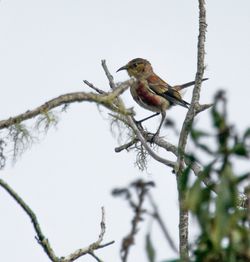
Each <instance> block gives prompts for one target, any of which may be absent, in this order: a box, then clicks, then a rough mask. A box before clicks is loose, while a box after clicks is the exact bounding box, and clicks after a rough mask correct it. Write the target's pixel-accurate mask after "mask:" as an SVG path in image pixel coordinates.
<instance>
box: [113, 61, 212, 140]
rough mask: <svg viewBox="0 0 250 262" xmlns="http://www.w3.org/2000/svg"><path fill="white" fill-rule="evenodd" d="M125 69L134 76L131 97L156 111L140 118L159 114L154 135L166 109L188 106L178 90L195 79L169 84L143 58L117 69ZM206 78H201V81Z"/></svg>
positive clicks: (164, 115)
mask: <svg viewBox="0 0 250 262" xmlns="http://www.w3.org/2000/svg"><path fill="white" fill-rule="evenodd" d="M121 70H126V71H127V72H128V74H129V76H131V77H134V78H135V79H136V82H135V83H134V84H133V85H132V86H131V87H130V92H131V95H132V97H133V99H134V100H135V101H136V102H137V103H138V104H139V105H140V106H142V107H143V108H146V109H148V110H150V111H153V112H156V114H154V115H152V116H149V117H147V118H145V119H142V120H141V121H139V122H142V121H145V120H147V119H149V118H151V117H154V116H156V115H158V114H161V116H162V118H161V122H160V125H159V127H158V129H157V131H156V133H155V135H154V136H157V135H159V132H160V129H161V126H162V124H163V122H164V119H165V117H166V110H167V109H168V108H169V107H171V106H174V105H180V106H183V107H186V108H188V107H189V105H190V104H189V103H188V102H186V101H185V100H183V99H182V97H181V93H180V91H181V90H182V89H184V88H186V87H189V86H192V85H194V84H195V81H192V82H188V83H186V84H183V85H177V86H170V85H169V84H167V83H166V82H165V81H163V80H162V79H161V78H160V77H159V76H158V75H156V74H155V73H154V71H153V68H152V66H151V64H150V62H149V61H147V60H146V59H143V58H135V59H133V60H131V61H130V62H128V63H127V64H126V65H125V66H122V67H121V68H119V69H118V70H117V72H118V71H121ZM207 79H208V78H204V79H202V81H205V80H207Z"/></svg>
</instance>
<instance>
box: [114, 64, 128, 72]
mask: <svg viewBox="0 0 250 262" xmlns="http://www.w3.org/2000/svg"><path fill="white" fill-rule="evenodd" d="M127 69H128V66H127V65H125V66H122V67H120V68H119V69H118V70H117V71H116V73H117V72H119V71H121V70H127Z"/></svg>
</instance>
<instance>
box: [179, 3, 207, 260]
mask: <svg viewBox="0 0 250 262" xmlns="http://www.w3.org/2000/svg"><path fill="white" fill-rule="evenodd" d="M206 28H207V24H206V9H205V0H199V36H198V62H197V73H196V77H195V86H194V89H193V95H192V101H191V105H190V108H189V110H188V112H187V115H186V118H185V120H184V122H183V125H182V129H181V133H180V137H179V142H178V158H177V166H176V168H175V169H176V173H177V177H176V178H177V185H178V195H179V250H180V258H181V260H182V261H184V262H185V261H189V254H188V209H187V208H186V206H185V204H184V202H185V198H186V195H185V194H186V193H185V192H182V189H181V187H180V177H181V175H182V170H183V167H184V158H185V148H186V144H187V138H188V135H189V133H190V130H191V127H192V123H193V120H194V117H195V116H196V114H197V112H198V111H199V110H200V112H201V111H202V110H204V109H205V107H204V106H203V107H201V106H200V105H199V100H200V91H201V83H202V78H203V73H204V68H205V66H204V57H205V39H206Z"/></svg>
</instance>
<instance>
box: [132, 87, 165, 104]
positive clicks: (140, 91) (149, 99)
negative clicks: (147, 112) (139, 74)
mask: <svg viewBox="0 0 250 262" xmlns="http://www.w3.org/2000/svg"><path fill="white" fill-rule="evenodd" d="M136 93H137V95H138V97H139V98H140V99H141V100H142V101H143V102H144V103H146V104H148V105H149V106H159V105H160V103H161V101H160V100H161V99H160V97H159V96H158V95H156V94H154V93H152V92H151V91H150V89H149V87H148V86H147V84H146V83H144V82H138V83H137V86H136Z"/></svg>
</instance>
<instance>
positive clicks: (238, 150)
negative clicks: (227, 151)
mask: <svg viewBox="0 0 250 262" xmlns="http://www.w3.org/2000/svg"><path fill="white" fill-rule="evenodd" d="M232 153H234V154H235V155H238V156H245V157H248V151H247V149H246V146H245V145H244V144H242V143H238V144H236V145H235V146H234V147H233V148H232Z"/></svg>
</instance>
